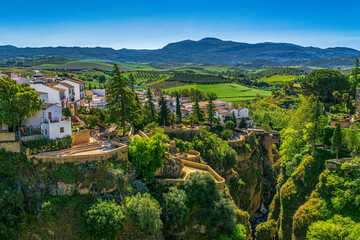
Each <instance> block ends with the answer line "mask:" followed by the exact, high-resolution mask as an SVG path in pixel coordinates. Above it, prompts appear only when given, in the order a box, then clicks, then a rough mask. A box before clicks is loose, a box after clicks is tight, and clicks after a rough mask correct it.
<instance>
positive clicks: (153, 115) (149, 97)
mask: <svg viewBox="0 0 360 240" xmlns="http://www.w3.org/2000/svg"><path fill="white" fill-rule="evenodd" d="M146 98H147V101H146V107H147V110H148V111H149V112H150V120H151V122H154V121H156V110H155V104H154V101H153V98H152V95H151V90H150V88H148V89H147V96H146Z"/></svg>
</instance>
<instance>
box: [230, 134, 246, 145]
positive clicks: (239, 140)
mask: <svg viewBox="0 0 360 240" xmlns="http://www.w3.org/2000/svg"><path fill="white" fill-rule="evenodd" d="M239 137H240V139H238V140H235V141H232V140H229V141H228V144H229V146H230V147H241V146H243V145H244V144H245V141H246V139H245V137H244V136H243V135H239Z"/></svg>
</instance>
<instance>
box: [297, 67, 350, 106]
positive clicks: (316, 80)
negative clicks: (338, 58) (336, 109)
mask: <svg viewBox="0 0 360 240" xmlns="http://www.w3.org/2000/svg"><path fill="white" fill-rule="evenodd" d="M350 87H351V86H350V82H349V80H348V78H347V77H346V76H345V75H343V74H342V73H341V72H340V71H337V70H329V69H321V70H315V71H313V72H311V73H310V74H309V75H308V76H306V77H305V78H304V79H303V80H302V81H301V88H302V90H303V93H304V94H305V95H307V96H310V95H312V94H314V95H315V96H317V97H319V98H320V100H321V101H322V102H330V101H331V100H332V98H333V96H332V93H333V92H334V91H340V92H343V91H348V90H349V89H350Z"/></svg>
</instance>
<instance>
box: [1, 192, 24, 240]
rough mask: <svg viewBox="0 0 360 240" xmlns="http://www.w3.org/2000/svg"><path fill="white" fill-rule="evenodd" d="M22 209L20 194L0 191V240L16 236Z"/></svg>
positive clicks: (22, 198) (22, 215)
mask: <svg viewBox="0 0 360 240" xmlns="http://www.w3.org/2000/svg"><path fill="white" fill-rule="evenodd" d="M0 188H1V186H0ZM23 207H24V195H23V194H22V192H20V191H16V190H13V189H7V190H5V189H0V239H13V236H15V235H16V233H17V231H16V229H17V227H18V225H19V224H20V223H21V222H22V220H23V217H24V215H25V212H24V210H23Z"/></svg>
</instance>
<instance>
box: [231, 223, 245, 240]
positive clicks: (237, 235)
mask: <svg viewBox="0 0 360 240" xmlns="http://www.w3.org/2000/svg"><path fill="white" fill-rule="evenodd" d="M246 233H247V232H246V228H245V226H244V225H242V224H236V225H235V226H234V228H233V230H232V233H231V238H232V239H233V240H245V239H246Z"/></svg>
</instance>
